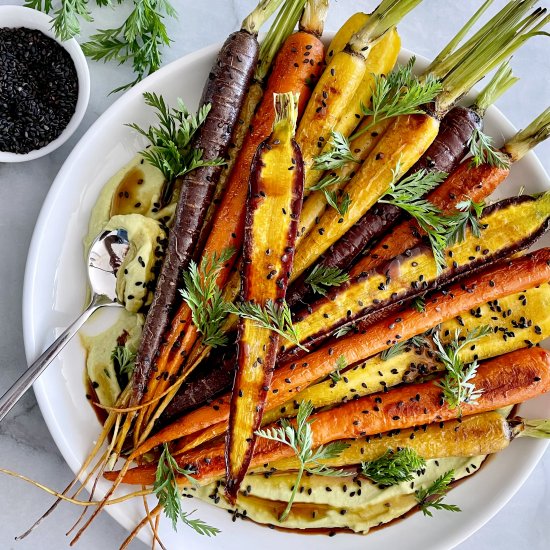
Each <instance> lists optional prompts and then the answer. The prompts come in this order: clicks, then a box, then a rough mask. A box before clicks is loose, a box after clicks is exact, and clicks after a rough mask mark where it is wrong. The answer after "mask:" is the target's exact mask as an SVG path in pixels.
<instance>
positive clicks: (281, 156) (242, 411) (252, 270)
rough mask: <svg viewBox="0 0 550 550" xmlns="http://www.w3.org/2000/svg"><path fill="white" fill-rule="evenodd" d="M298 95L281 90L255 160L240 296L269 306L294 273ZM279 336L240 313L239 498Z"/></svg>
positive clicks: (235, 463)
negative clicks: (271, 124)
mask: <svg viewBox="0 0 550 550" xmlns="http://www.w3.org/2000/svg"><path fill="white" fill-rule="evenodd" d="M294 101H295V100H294V97H293V94H277V95H276V96H275V103H276V111H277V118H276V121H275V124H274V128H273V133H272V134H271V136H270V138H269V139H267V140H266V141H264V142H263V143H262V144H261V145H260V147H259V148H258V151H257V153H256V155H255V157H254V160H253V162H252V171H251V176H250V184H249V185H250V191H249V196H248V200H247V208H246V223H245V239H244V247H243V262H242V263H243V272H242V290H241V297H242V299H243V300H244V301H246V302H253V303H255V304H258V305H260V306H261V307H265V306H266V304H267V302H268V301H271V302H272V303H274V304H277V305H281V304H282V303H283V301H284V298H285V294H286V288H287V284H288V278H289V276H290V272H291V271H292V262H293V259H294V244H295V241H296V231H297V228H298V217H299V215H300V210H301V207H302V196H303V189H304V169H303V160H302V156H301V153H300V149H299V147H298V145H297V143H296V142H295V141H294V139H293V135H294V127H295V124H296V105H295V103H294ZM278 345H279V335H278V334H277V333H276V332H274V331H270V330H266V329H265V328H261V327H258V326H257V325H256V323H255V321H252V320H249V319H243V318H241V319H240V322H239V336H238V339H237V349H238V351H237V371H236V375H235V382H234V385H233V391H232V397H231V410H230V415H229V430H228V432H227V440H226V470H227V471H226V474H227V475H226V480H227V482H226V495H227V497H228V499H229V500H230V501H234V500H235V498H236V496H237V492H238V490H239V486H240V484H241V482H242V480H243V478H244V476H245V475H246V472H247V470H248V465H249V463H250V459H251V457H252V452H253V449H254V443H255V439H256V436H255V432H256V430H257V429H258V428H259V427H260V425H261V421H262V416H263V409H264V405H265V399H266V395H267V391H268V388H269V384H270V382H271V377H272V374H273V370H274V366H275V359H276V356H277V352H278Z"/></svg>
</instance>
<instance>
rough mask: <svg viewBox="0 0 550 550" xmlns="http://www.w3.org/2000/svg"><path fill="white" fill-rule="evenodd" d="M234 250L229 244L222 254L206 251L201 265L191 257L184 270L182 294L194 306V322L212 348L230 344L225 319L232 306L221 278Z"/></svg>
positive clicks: (206, 344) (192, 310)
mask: <svg viewBox="0 0 550 550" xmlns="http://www.w3.org/2000/svg"><path fill="white" fill-rule="evenodd" d="M234 253H235V251H234V249H232V248H226V249H225V250H223V251H222V252H221V253H220V254H219V255H218V254H216V253H214V254H213V255H212V256H209V255H205V256H204V257H203V259H202V260H201V264H200V267H199V266H197V264H196V263H195V262H194V261H191V262H190V265H189V270H188V271H186V272H185V273H184V274H183V281H184V283H185V288H184V289H183V290H181V296H182V298H183V300H184V301H185V302H186V303H187V305H188V306H189V308H190V309H191V315H192V319H193V324H194V325H195V327H196V328H197V330H198V331H199V332H200V333H201V334H202V343H203V344H204V345H205V346H210V347H212V348H215V347H219V346H223V345H225V344H227V336H226V334H225V333H224V330H223V322H224V320H225V318H226V317H227V314H228V313H229V309H230V308H229V305H228V304H227V303H226V302H225V300H224V299H223V297H222V291H221V289H220V287H219V286H218V284H217V278H218V274H219V272H220V270H221V269H222V268H223V266H224V264H225V263H226V262H227V261H228V260H229V259H230V258H231V256H233V254H234Z"/></svg>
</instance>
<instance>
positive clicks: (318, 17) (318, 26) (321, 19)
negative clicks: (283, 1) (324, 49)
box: [300, 0, 329, 37]
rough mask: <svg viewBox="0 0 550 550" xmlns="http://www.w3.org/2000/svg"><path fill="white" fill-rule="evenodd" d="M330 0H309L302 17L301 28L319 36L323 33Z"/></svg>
mask: <svg viewBox="0 0 550 550" xmlns="http://www.w3.org/2000/svg"><path fill="white" fill-rule="evenodd" d="M328 5H329V0H308V1H307V2H306V6H305V8H304V13H303V15H302V19H300V30H301V31H303V32H309V33H310V34H314V35H315V36H317V37H320V36H321V35H322V34H323V28H324V26H325V19H326V18H327V12H328Z"/></svg>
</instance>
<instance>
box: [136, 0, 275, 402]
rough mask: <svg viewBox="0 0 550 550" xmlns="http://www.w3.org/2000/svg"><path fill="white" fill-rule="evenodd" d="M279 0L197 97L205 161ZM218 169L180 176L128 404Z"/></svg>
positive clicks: (223, 139) (253, 19) (220, 143)
mask: <svg viewBox="0 0 550 550" xmlns="http://www.w3.org/2000/svg"><path fill="white" fill-rule="evenodd" d="M280 2H281V0H261V2H260V3H259V4H258V6H257V7H256V9H255V10H254V11H253V12H252V13H251V14H250V15H249V16H248V17H247V18H246V19H245V20H244V22H243V25H242V28H241V30H240V31H238V32H236V33H233V34H231V35H230V36H229V38H228V39H227V40H226V42H225V44H224V45H223V46H222V49H221V50H220V53H219V54H218V58H217V60H216V62H215V63H214V65H213V68H212V71H211V73H210V74H209V76H208V79H207V82H206V84H205V87H204V90H203V93H202V97H201V100H200V106H202V105H206V104H210V105H211V110H210V112H209V114H208V117H207V119H206V121H205V123H204V124H203V125H202V126H201V128H200V129H199V131H198V132H197V134H196V138H195V142H194V143H195V147H196V148H197V149H201V150H202V151H203V158H204V159H205V160H214V159H216V158H219V157H222V158H223V157H225V156H226V154H227V150H228V147H229V141H230V138H231V134H232V133H233V130H234V128H235V124H236V122H237V117H238V115H239V112H240V110H241V107H242V104H243V100H244V96H245V94H246V90H247V89H248V86H249V84H250V80H251V78H252V74H253V71H254V66H255V64H256V60H257V58H258V50H259V45H258V41H257V34H258V31H259V29H260V27H261V26H262V24H263V23H264V22H265V20H266V19H267V18H268V17H269V16H270V15H271V13H273V11H274V10H275V9H276V7H277V6H278V5H279V4H280ZM221 171H222V167H221V166H207V167H203V168H198V169H197V170H194V171H192V172H190V173H188V174H187V175H186V176H184V178H183V183H182V192H181V195H180V197H179V200H178V204H177V207H176V214H175V219H174V223H173V226H172V230H171V232H170V234H169V239H168V247H167V251H166V255H165V258H164V261H163V264H162V269H161V272H160V274H159V277H158V281H157V287H156V290H155V294H154V298H153V303H152V304H151V306H150V308H149V312H148V314H147V318H146V321H145V325H144V327H143V333H142V337H141V343H140V347H139V350H138V353H137V357H136V363H135V365H136V366H135V369H134V375H133V378H132V392H133V394H132V404H137V403H139V401H140V400H141V398H142V396H143V394H144V393H147V380H148V378H149V373H150V369H151V367H152V366H153V362H154V359H155V354H156V353H157V352H158V350H159V349H160V345H161V341H162V337H163V335H164V332H165V330H166V328H167V327H168V325H169V322H170V314H171V311H172V309H173V307H174V302H175V300H176V295H177V288H178V283H179V277H180V273H181V271H182V270H184V269H186V268H187V266H188V264H189V261H190V260H191V257H192V255H193V253H194V246H195V244H196V240H197V238H198V236H199V232H200V230H201V227H202V223H203V221H204V216H205V215H206V211H207V209H208V205H209V203H210V200H211V198H212V195H213V193H214V190H215V186H216V182H217V180H218V178H219V177H220V174H221Z"/></svg>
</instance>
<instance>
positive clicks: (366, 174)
mask: <svg viewBox="0 0 550 550" xmlns="http://www.w3.org/2000/svg"><path fill="white" fill-rule="evenodd" d="M325 74H326V73H325ZM302 120H304V119H302ZM438 132H439V120H438V119H437V118H436V117H435V116H431V115H430V114H427V113H423V114H415V115H404V116H399V117H396V118H395V119H392V121H391V123H390V125H389V127H388V129H387V130H386V132H385V133H384V134H383V136H382V137H381V139H380V140H379V141H378V143H377V144H376V147H375V148H374V150H373V151H371V152H370V154H369V155H368V156H367V158H366V159H365V160H364V161H363V164H362V165H361V166H360V168H359V169H358V171H357V173H356V174H355V176H354V177H353V178H352V179H351V180H350V181H349V182H348V183H347V184H346V186H345V188H344V189H345V191H346V193H348V195H349V196H350V200H351V202H350V205H349V208H348V211H347V212H346V214H345V215H344V216H342V215H341V214H340V213H339V212H338V211H336V209H333V208H331V209H327V210H325V212H324V213H323V215H322V216H321V217H320V219H319V223H318V224H317V226H316V227H314V228H313V229H312V230H311V231H310V232H309V234H307V235H306V236H305V237H303V239H302V240H301V241H300V245H299V247H298V248H297V250H296V258H295V262H294V273H293V279H296V278H298V277H299V276H300V275H301V274H302V273H303V272H304V271H305V270H306V269H308V268H309V267H310V266H312V265H313V264H314V263H315V261H316V259H317V257H318V256H319V255H321V254H322V253H324V252H325V251H326V250H327V249H328V248H329V247H330V246H331V245H332V244H334V243H335V242H336V241H337V240H338V239H340V237H342V236H343V235H344V234H345V233H346V232H347V231H348V230H349V229H351V227H353V225H354V224H355V223H357V222H358V221H359V220H360V219H361V218H362V217H363V215H364V214H365V213H366V212H367V211H368V210H369V209H370V208H371V207H372V206H373V205H374V204H375V203H376V202H377V201H378V199H379V198H380V197H381V196H382V195H384V193H385V192H386V190H387V189H388V187H389V186H390V183H391V182H392V181H393V180H394V179H395V178H396V176H397V179H401V177H403V175H404V174H405V173H406V172H407V171H408V170H409V169H410V168H411V167H412V166H413V165H414V164H415V163H416V161H417V160H418V159H419V158H420V157H421V156H422V155H423V154H424V152H425V151H426V149H428V147H429V146H430V145H431V144H432V142H433V141H434V139H435V138H436V136H437V134H438ZM396 166H398V167H399V173H398V174H395V173H394V168H395V167H396Z"/></svg>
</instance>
